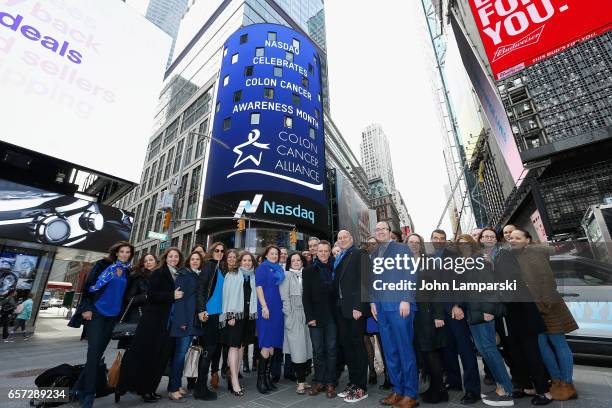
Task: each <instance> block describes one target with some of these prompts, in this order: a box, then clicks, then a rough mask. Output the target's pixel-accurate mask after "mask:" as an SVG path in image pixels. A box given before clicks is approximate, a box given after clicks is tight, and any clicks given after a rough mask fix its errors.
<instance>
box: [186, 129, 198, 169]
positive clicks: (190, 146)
mask: <svg viewBox="0 0 612 408" xmlns="http://www.w3.org/2000/svg"><path fill="white" fill-rule="evenodd" d="M195 138H196V134H195V133H193V132H190V133H189V135H188V136H187V146H185V155H184V157H185V158H184V160H185V166H186V165H188V164H189V163H191V154H192V153H193V144H194V143H195Z"/></svg>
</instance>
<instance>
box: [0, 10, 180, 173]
mask: <svg viewBox="0 0 612 408" xmlns="http://www.w3.org/2000/svg"><path fill="white" fill-rule="evenodd" d="M169 49H170V38H169V37H168V36H167V35H166V34H165V33H163V32H162V31H161V30H160V29H158V28H157V27H155V26H154V25H153V24H152V23H150V22H149V21H147V20H146V19H145V18H144V17H143V16H141V15H139V14H138V13H137V12H136V11H135V10H133V9H131V8H130V7H129V6H127V5H126V4H125V3H123V2H121V1H118V0H117V1H108V0H62V1H35V0H5V1H0V92H1V93H2V100H1V101H0V109H1V111H2V115H1V117H2V133H1V134H0V140H2V141H4V142H7V143H10V144H13V145H17V146H20V147H23V148H26V149H29V150H33V151H36V152H40V153H43V154H45V155H48V156H51V157H55V158H58V159H61V160H65V161H67V162H70V163H74V164H76V165H78V166H82V167H85V168H88V169H91V170H95V171H97V172H99V173H103V174H107V175H110V176H113V177H116V178H119V179H122V180H127V181H132V182H138V180H139V179H140V173H141V170H142V161H143V160H144V152H145V151H146V146H147V140H148V136H149V135H150V132H151V123H152V119H153V114H154V108H155V104H156V101H157V94H158V93H159V89H160V87H161V83H162V80H163V74H164V69H165V65H166V60H167V58H168V52H169Z"/></svg>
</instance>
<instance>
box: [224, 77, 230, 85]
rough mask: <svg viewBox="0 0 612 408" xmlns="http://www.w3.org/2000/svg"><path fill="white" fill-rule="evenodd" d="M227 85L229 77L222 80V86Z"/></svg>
mask: <svg viewBox="0 0 612 408" xmlns="http://www.w3.org/2000/svg"><path fill="white" fill-rule="evenodd" d="M227 84H229V75H226V76H225V78H223V86H227Z"/></svg>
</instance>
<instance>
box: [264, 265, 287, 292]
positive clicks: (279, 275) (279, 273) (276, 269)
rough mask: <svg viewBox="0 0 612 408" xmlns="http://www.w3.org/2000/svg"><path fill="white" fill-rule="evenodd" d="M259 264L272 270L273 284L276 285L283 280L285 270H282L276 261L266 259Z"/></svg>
mask: <svg viewBox="0 0 612 408" xmlns="http://www.w3.org/2000/svg"><path fill="white" fill-rule="evenodd" d="M261 264H262V265H265V266H267V267H268V268H270V269H271V270H272V272H273V273H274V284H275V285H276V286H278V285H280V284H281V283H283V281H284V280H285V271H284V270H283V267H282V266H280V265H279V264H277V263H272V262H270V261H268V260H267V259H266V260H265V261H263V262H262V263H261Z"/></svg>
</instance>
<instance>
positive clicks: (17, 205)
mask: <svg viewBox="0 0 612 408" xmlns="http://www.w3.org/2000/svg"><path fill="white" fill-rule="evenodd" d="M133 221H134V220H133V214H131V213H128V212H127V211H123V210H120V209H118V208H114V207H109V206H106V205H102V204H98V203H93V202H91V201H87V200H83V199H80V198H77V197H72V196H66V195H63V194H58V193H53V192H50V191H46V190H41V189H39V188H36V187H31V186H26V185H23V184H18V183H13V182H11V181H8V180H2V179H0V238H8V239H13V240H16V241H29V242H37V243H40V244H45V245H55V246H64V247H71V248H80V249H85V250H91V251H98V252H106V251H107V250H108V248H110V247H111V245H113V244H114V243H115V242H117V241H128V240H129V239H130V232H131V231H132V223H133Z"/></svg>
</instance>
